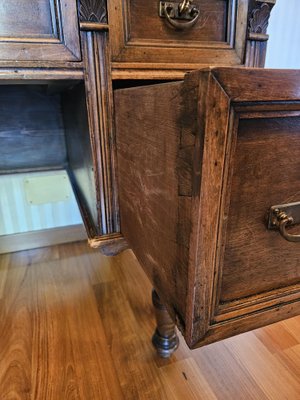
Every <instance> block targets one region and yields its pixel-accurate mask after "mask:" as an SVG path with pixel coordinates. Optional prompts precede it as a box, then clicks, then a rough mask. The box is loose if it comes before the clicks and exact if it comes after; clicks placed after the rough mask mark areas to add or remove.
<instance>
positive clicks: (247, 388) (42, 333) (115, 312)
mask: <svg viewBox="0 0 300 400" xmlns="http://www.w3.org/2000/svg"><path fill="white" fill-rule="evenodd" d="M0 257H1V258H0V400H15V399H16V400H17V399H18V400H20V399H22V400H23V399H30V400H69V399H84V400H101V399H105V400H109V399H113V400H118V399H128V400H135V399H149V400H156V399H170V400H173V399H178V400H189V399H195V400H202V399H205V400H207V399H209V400H211V399H220V400H227V399H228V400H241V399H245V400H248V399H253V400H264V399H272V400H283V399H287V400H299V399H300V317H298V318H293V319H291V320H287V321H284V322H281V323H278V324H275V325H273V326H269V327H267V328H264V329H259V330H257V331H254V332H249V333H246V334H243V335H240V336H237V337H235V338H231V339H228V340H225V341H223V342H219V343H216V344H213V345H209V346H207V347H204V348H202V349H198V350H194V351H190V350H189V349H188V348H187V347H186V345H185V344H184V342H183V340H182V339H181V344H180V348H179V349H178V351H177V353H176V355H174V356H173V357H172V358H171V359H170V360H161V359H159V358H158V357H157V356H156V354H155V352H154V350H153V348H152V346H151V340H150V338H151V335H152V332H153V330H154V326H155V323H154V317H153V311H152V307H151V303H150V297H151V285H150V284H149V282H148V280H147V278H146V277H145V275H144V273H143V272H142V270H141V268H140V267H139V265H138V263H137V261H136V260H135V258H134V256H133V255H132V253H131V252H130V251H127V252H125V253H123V254H121V255H119V256H117V257H115V258H106V257H102V256H100V254H99V253H98V252H97V251H95V250H90V249H89V248H88V247H87V246H86V244H85V243H75V244H67V245H61V246H55V247H51V248H45V249H39V250H30V251H24V252H19V253H13V254H7V255H2V256H0Z"/></svg>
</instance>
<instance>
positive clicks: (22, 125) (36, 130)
mask: <svg viewBox="0 0 300 400" xmlns="http://www.w3.org/2000/svg"><path fill="white" fill-rule="evenodd" d="M47 90H48V87H47V85H17V86H16V85H0V109H1V113H0V132H1V133H0V137H1V147H0V171H1V172H2V173H3V172H12V171H15V170H20V169H23V170H24V169H26V170H29V169H51V168H64V166H65V165H66V160H67V156H66V146H65V139H64V126H63V117H62V109H61V102H60V96H59V95H58V94H57V95H49V94H48V93H47Z"/></svg>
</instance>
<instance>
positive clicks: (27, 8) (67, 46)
mask: <svg viewBox="0 0 300 400" xmlns="http://www.w3.org/2000/svg"><path fill="white" fill-rule="evenodd" d="M0 59H1V60H11V61H14V60H18V61H19V62H20V61H58V62H59V61H79V60H80V59H81V52H80V43H79V33H78V21H77V7H76V1H75V0H34V1H26V2H20V1H19V0H11V1H6V2H4V1H2V3H1V12H0Z"/></svg>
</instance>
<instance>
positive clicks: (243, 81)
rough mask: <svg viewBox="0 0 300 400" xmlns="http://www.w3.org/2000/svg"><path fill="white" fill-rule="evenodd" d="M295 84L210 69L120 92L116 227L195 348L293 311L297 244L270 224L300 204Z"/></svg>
mask: <svg viewBox="0 0 300 400" xmlns="http://www.w3.org/2000/svg"><path fill="white" fill-rule="evenodd" d="M299 82H300V73H299V71H289V72H286V71H272V70H269V71H268V70H259V69H250V68H249V69H246V68H235V69H233V68H215V69H206V70H202V71H195V72H192V73H190V74H187V75H186V77H185V80H184V82H182V83H172V84H171V83H170V84H164V85H153V86H146V87H145V88H140V87H137V88H132V89H123V90H120V91H119V92H118V93H117V94H116V110H117V111H116V128H117V129H116V142H117V155H118V168H119V174H118V175H119V195H120V211H121V230H122V233H123V234H124V236H125V238H126V239H127V240H128V242H129V244H130V246H131V247H132V249H133V251H134V252H135V254H136V255H137V258H138V259H139V261H140V262H141V264H142V266H143V267H144V269H145V271H146V273H147V274H148V276H149V278H150V279H151V280H152V282H153V284H154V286H155V288H156V289H157V290H158V292H159V295H160V297H161V298H162V299H163V300H164V301H165V303H166V305H167V308H168V310H169V311H170V313H171V315H172V316H173V318H174V320H175V321H176V322H177V324H178V325H179V326H180V328H181V330H182V332H183V334H184V337H185V339H186V341H187V343H188V344H189V345H190V346H191V347H197V346H200V345H204V344H208V343H210V342H214V341H216V340H220V339H224V338H226V337H229V336H233V335H235V334H238V333H241V332H245V331H247V330H251V329H254V328H257V327H259V326H263V325H266V324H269V323H273V322H276V321H278V320H280V319H284V318H288V317H291V316H293V315H297V314H299V313H300V262H299V260H300V243H296V242H294V243H291V242H288V241H287V240H285V239H284V238H283V237H282V236H281V234H280V232H279V231H278V230H269V229H268V223H267V220H266V215H267V213H268V210H269V209H270V208H271V207H272V206H274V205H278V204H286V203H293V202H300V198H299V194H300V173H299V171H300V161H299V160H300V86H299ZM153 149H156V150H155V151H153ZM299 215H300V213H299ZM297 218H298V217H297ZM299 219H300V218H299ZM290 229H291V230H290ZM288 231H289V232H298V234H300V224H299V223H298V225H295V227H293V228H288Z"/></svg>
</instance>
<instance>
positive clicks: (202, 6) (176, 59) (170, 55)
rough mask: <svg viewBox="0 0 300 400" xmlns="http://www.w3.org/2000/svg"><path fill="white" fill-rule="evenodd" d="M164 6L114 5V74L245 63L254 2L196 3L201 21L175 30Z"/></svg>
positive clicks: (144, 1)
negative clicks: (250, 8)
mask: <svg viewBox="0 0 300 400" xmlns="http://www.w3.org/2000/svg"><path fill="white" fill-rule="evenodd" d="M159 4H160V2H159V1H157V0H150V1H149V0H133V1H129V0H116V1H114V2H108V12H109V23H110V26H111V29H110V35H111V36H110V39H111V47H112V58H113V62H114V63H113V67H114V70H118V69H120V70H122V68H123V69H138V68H143V69H161V70H166V69H170V68H171V69H177V70H179V69H182V70H191V69H196V67H197V66H203V65H219V64H222V65H240V64H243V62H244V50H245V42H246V30H247V15H248V5H249V0H237V1H235V0H229V1H225V0H209V1H208V0H195V1H194V2H193V3H192V4H193V6H195V7H197V9H198V10H199V17H198V19H197V21H196V22H195V24H194V25H192V26H190V27H188V28H186V29H177V28H174V26H172V25H171V24H170V23H169V22H168V20H167V19H166V18H163V17H161V16H160V15H159ZM179 4H180V1H179V2H178V4H177V6H176V5H175V6H174V7H175V8H173V10H174V9H176V10H177V9H178V5H179ZM174 21H176V23H185V22H189V21H181V20H178V19H176V20H174ZM137 63H138V64H137ZM166 64H167V66H166Z"/></svg>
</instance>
